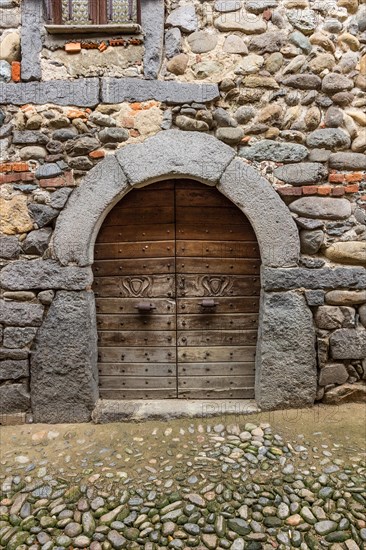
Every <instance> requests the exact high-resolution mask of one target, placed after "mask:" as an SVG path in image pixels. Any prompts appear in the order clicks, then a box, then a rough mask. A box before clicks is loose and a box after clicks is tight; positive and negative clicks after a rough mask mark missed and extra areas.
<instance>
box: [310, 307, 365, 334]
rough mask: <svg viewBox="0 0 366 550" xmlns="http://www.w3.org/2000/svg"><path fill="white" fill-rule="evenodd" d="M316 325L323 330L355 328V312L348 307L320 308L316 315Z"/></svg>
mask: <svg viewBox="0 0 366 550" xmlns="http://www.w3.org/2000/svg"><path fill="white" fill-rule="evenodd" d="M315 323H316V325H317V326H318V327H319V328H321V329H323V330H334V329H336V328H354V326H355V323H356V319H355V310H354V308H353V307H347V306H340V307H338V306H320V307H319V308H318V310H317V312H316V313H315Z"/></svg>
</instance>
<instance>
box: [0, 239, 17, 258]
mask: <svg viewBox="0 0 366 550" xmlns="http://www.w3.org/2000/svg"><path fill="white" fill-rule="evenodd" d="M19 252H20V246H19V241H18V238H17V237H5V236H4V235H0V258H4V259H5V260H14V259H16V258H17V257H18V256H19Z"/></svg>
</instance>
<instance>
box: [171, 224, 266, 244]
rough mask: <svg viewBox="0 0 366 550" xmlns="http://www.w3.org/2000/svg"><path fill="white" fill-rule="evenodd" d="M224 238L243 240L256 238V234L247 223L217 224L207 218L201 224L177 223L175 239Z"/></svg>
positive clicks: (212, 239)
mask: <svg viewBox="0 0 366 550" xmlns="http://www.w3.org/2000/svg"><path fill="white" fill-rule="evenodd" d="M220 239H225V240H227V241H229V240H231V241H244V240H247V239H249V240H252V241H255V240H256V236H255V233H254V230H253V228H252V227H251V226H250V225H249V222H248V223H243V224H240V225H231V224H230V223H227V224H225V225H217V224H216V223H208V222H207V220H205V222H204V223H203V224H198V223H197V222H196V223H192V224H188V223H182V224H178V223H177V241H181V240H183V241H185V242H187V241H190V240H202V241H205V240H210V241H215V240H220Z"/></svg>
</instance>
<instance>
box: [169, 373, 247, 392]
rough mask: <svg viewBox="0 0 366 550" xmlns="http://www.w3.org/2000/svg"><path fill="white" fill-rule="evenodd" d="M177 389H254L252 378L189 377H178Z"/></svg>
mask: <svg viewBox="0 0 366 550" xmlns="http://www.w3.org/2000/svg"><path fill="white" fill-rule="evenodd" d="M178 381H179V382H178V388H179V389H182V390H185V389H189V390H198V389H200V388H201V389H205V390H206V389H213V390H219V389H221V388H223V389H227V390H229V389H231V388H232V389H236V388H252V387H254V376H253V374H248V375H247V376H233V375H231V376H191V377H179V379H178Z"/></svg>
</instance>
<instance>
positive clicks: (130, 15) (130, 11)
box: [128, 0, 133, 21]
mask: <svg viewBox="0 0 366 550" xmlns="http://www.w3.org/2000/svg"><path fill="white" fill-rule="evenodd" d="M128 18H129V20H130V21H131V20H132V18H133V0H128Z"/></svg>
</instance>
